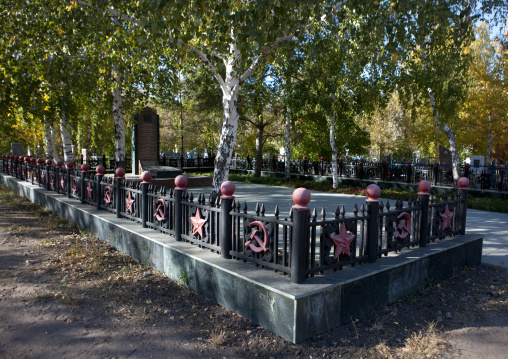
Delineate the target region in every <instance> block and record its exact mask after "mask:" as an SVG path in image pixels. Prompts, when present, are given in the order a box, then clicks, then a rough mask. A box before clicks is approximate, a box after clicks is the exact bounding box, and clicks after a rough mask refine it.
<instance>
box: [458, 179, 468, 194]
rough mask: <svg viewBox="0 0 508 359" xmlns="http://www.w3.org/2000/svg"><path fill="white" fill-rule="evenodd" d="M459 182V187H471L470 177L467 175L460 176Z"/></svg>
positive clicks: (465, 188)
mask: <svg viewBox="0 0 508 359" xmlns="http://www.w3.org/2000/svg"><path fill="white" fill-rule="evenodd" d="M457 184H458V185H459V189H461V190H466V191H467V188H468V187H469V179H468V178H467V177H460V178H459V180H458V181H457Z"/></svg>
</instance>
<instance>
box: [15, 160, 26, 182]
mask: <svg viewBox="0 0 508 359" xmlns="http://www.w3.org/2000/svg"><path fill="white" fill-rule="evenodd" d="M24 161H25V158H24V157H23V156H19V157H18V169H17V171H18V173H19V179H23V163H24Z"/></svg>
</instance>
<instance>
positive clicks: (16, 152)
mask: <svg viewBox="0 0 508 359" xmlns="http://www.w3.org/2000/svg"><path fill="white" fill-rule="evenodd" d="M11 151H12V155H13V156H23V144H22V143H15V142H13V143H11Z"/></svg>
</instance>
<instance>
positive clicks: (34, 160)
mask: <svg viewBox="0 0 508 359" xmlns="http://www.w3.org/2000/svg"><path fill="white" fill-rule="evenodd" d="M36 163H37V160H36V159H35V158H31V159H30V172H32V171H33V173H32V174H31V176H30V184H34V175H35V174H36V171H35V168H36V167H35V164H36Z"/></svg>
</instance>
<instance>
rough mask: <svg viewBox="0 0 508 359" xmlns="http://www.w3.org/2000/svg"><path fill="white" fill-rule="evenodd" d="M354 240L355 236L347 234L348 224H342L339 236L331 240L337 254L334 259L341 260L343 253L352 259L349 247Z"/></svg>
mask: <svg viewBox="0 0 508 359" xmlns="http://www.w3.org/2000/svg"><path fill="white" fill-rule="evenodd" d="M354 238H355V235H354V234H347V229H346V224H345V223H342V226H341V227H340V232H339V234H338V235H336V236H333V237H331V238H330V239H331V240H332V241H333V244H334V245H335V254H334V256H333V259H337V258H339V256H340V255H341V254H342V253H344V254H347V255H348V256H349V257H351V252H350V250H349V245H350V244H351V242H352V241H353V239H354Z"/></svg>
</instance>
